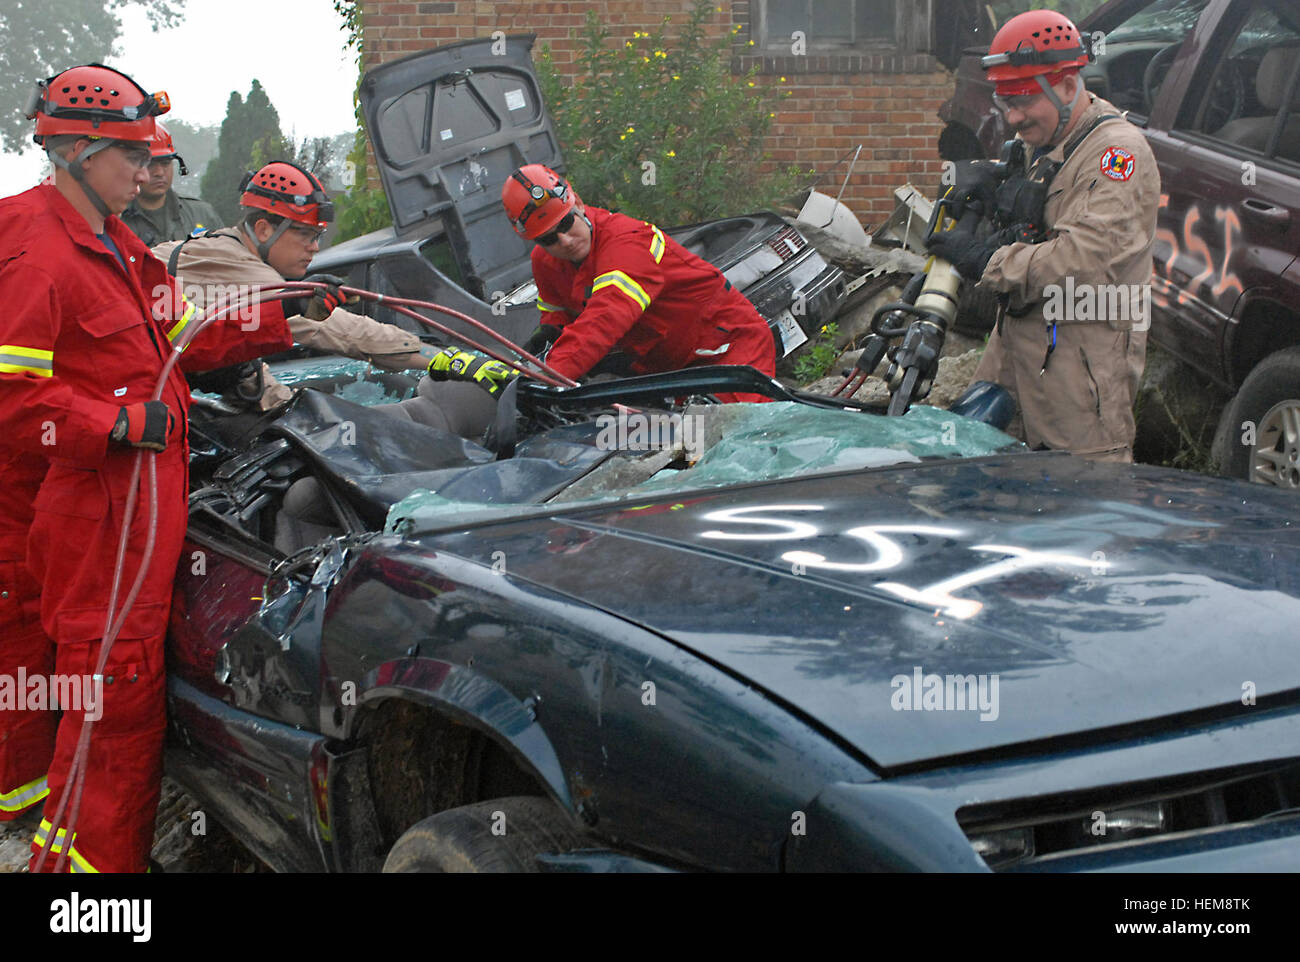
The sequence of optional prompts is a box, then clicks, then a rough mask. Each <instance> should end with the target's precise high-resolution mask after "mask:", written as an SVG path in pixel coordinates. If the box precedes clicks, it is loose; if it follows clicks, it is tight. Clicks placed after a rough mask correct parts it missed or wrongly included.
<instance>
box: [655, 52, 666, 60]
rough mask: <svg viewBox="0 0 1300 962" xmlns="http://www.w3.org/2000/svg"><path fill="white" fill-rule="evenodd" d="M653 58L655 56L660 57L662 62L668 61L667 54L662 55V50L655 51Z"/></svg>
mask: <svg viewBox="0 0 1300 962" xmlns="http://www.w3.org/2000/svg"><path fill="white" fill-rule="evenodd" d="M655 56H656V57H660V58H662V59H664V60H667V59H668V54H666V53H664V52H663V51H662V50H656V51H655Z"/></svg>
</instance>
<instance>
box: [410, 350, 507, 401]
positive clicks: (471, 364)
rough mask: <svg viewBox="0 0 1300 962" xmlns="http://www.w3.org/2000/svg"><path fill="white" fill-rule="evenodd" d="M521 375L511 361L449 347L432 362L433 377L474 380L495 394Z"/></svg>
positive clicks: (435, 378) (494, 395) (430, 366)
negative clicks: (508, 362)
mask: <svg viewBox="0 0 1300 962" xmlns="http://www.w3.org/2000/svg"><path fill="white" fill-rule="evenodd" d="M518 376H519V372H518V371H516V370H515V369H514V368H513V367H511V366H510V365H509V364H503V363H502V362H500V361H494V360H493V359H492V358H490V357H484V356H483V355H482V354H471V353H470V352H468V351H460V350H457V349H456V348H454V347H445V348H443V349H442V350H441V351H439V352H438V353H437V354H435V355H434V357H433V360H432V361H430V362H429V377H431V378H433V380H435V381H447V380H452V381H472V382H473V383H475V384H477V385H478V386H479V387H481V388H482V389H483V390H485V391H487V392H488V394H491V395H492V396H493V397H496V396H497V395H498V394H500V393H501V392H502V391H503V390H504V389H505V386H506V385H507V384H509V383H510V382H511V381H513V380H514V379H515V378H517V377H518Z"/></svg>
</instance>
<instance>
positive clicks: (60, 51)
mask: <svg viewBox="0 0 1300 962" xmlns="http://www.w3.org/2000/svg"><path fill="white" fill-rule="evenodd" d="M130 5H136V6H142V7H144V9H145V10H146V12H147V13H148V14H149V21H150V24H151V25H152V26H153V28H154V29H155V30H158V29H161V28H164V27H173V26H175V25H176V24H177V23H179V22H180V20H181V17H182V15H183V14H184V11H185V0H59V2H58V3H50V2H49V0H5V2H4V3H2V4H0V150H6V151H12V152H14V153H21V152H22V151H23V150H26V149H27V148H29V147H30V146H31V136H32V123H31V121H29V120H28V119H27V118H25V117H24V116H23V112H22V107H23V105H24V104H25V103H26V102H27V97H28V95H29V94H30V93H31V89H32V84H33V83H35V82H36V81H37V80H44V79H45V78H46V77H51V76H53V75H54V74H55V73H57V72H58V71H60V70H66V69H67V68H68V67H73V66H76V65H77V64H82V63H92V62H99V63H103V62H104V61H105V58H107V57H110V55H111V53H112V50H113V44H114V43H115V42H116V41H117V39H118V37H119V36H120V35H121V32H122V21H121V18H120V17H118V14H117V12H118V11H119V10H121V9H122V8H124V7H127V6H130ZM108 65H109V66H110V67H111V66H113V62H112V61H111V60H109V62H108ZM135 79H136V80H137V81H139V82H141V83H145V84H146V85H147V84H148V83H149V82H151V80H152V78H148V77H136V78H135ZM146 89H149V90H153V89H155V88H153V87H146Z"/></svg>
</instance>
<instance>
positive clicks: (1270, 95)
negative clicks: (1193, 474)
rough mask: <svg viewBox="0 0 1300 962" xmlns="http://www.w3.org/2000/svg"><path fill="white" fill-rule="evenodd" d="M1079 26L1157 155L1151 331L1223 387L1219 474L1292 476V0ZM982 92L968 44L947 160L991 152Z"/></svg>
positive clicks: (1295, 434)
mask: <svg viewBox="0 0 1300 962" xmlns="http://www.w3.org/2000/svg"><path fill="white" fill-rule="evenodd" d="M1080 28H1081V29H1084V30H1090V31H1101V32H1102V33H1104V35H1105V42H1104V47H1103V52H1102V54H1101V56H1100V57H1099V58H1098V61H1097V63H1095V64H1093V65H1091V66H1089V67H1088V68H1087V69H1085V70H1084V72H1083V73H1084V79H1085V82H1086V83H1087V85H1088V88H1089V89H1090V90H1094V91H1096V92H1097V93H1098V94H1099V95H1101V96H1103V97H1105V98H1106V99H1108V100H1110V101H1111V102H1113V103H1114V104H1116V106H1119V107H1121V108H1123V109H1125V110H1128V111H1129V118H1130V119H1131V120H1133V121H1134V122H1136V123H1137V124H1139V125H1140V126H1142V127H1143V128H1144V129H1145V131H1146V135H1147V139H1148V141H1149V142H1150V144H1151V149H1152V151H1153V152H1154V153H1155V156H1156V160H1157V161H1158V162H1159V164H1160V177H1161V183H1162V185H1163V191H1164V192H1163V194H1162V195H1161V205H1160V219H1159V225H1158V231H1157V242H1156V247H1155V274H1154V276H1153V278H1152V330H1151V334H1152V338H1153V339H1154V340H1155V341H1156V343H1157V344H1159V345H1160V346H1161V347H1162V348H1164V349H1165V350H1167V351H1169V352H1171V353H1172V354H1175V355H1176V356H1178V357H1180V358H1181V359H1183V360H1184V361H1186V362H1187V363H1189V364H1190V365H1192V366H1193V367H1194V368H1196V369H1197V370H1199V371H1201V372H1202V373H1204V374H1205V375H1206V376H1207V377H1208V378H1210V379H1211V380H1212V381H1213V382H1215V383H1216V384H1218V385H1219V386H1221V387H1223V388H1225V389H1227V390H1228V391H1230V392H1234V395H1235V396H1234V397H1233V398H1232V401H1231V402H1230V403H1229V404H1228V405H1227V407H1226V408H1225V410H1224V414H1223V417H1222V419H1221V420H1220V423H1219V430H1218V434H1217V436H1216V440H1215V451H1216V454H1217V455H1218V456H1219V460H1220V464H1221V466H1222V469H1223V471H1224V473H1225V474H1230V475H1234V476H1237V477H1242V478H1249V479H1251V480H1254V481H1260V482H1264V483H1268V484H1276V485H1280V486H1284V487H1291V488H1295V489H1297V490H1300V263H1298V262H1297V257H1296V255H1297V252H1300V3H1297V0H1112V2H1110V3H1107V4H1104V5H1103V6H1101V7H1100V8H1099V9H1097V10H1096V11H1095V12H1094V13H1092V14H1091V15H1089V16H1088V17H1087V18H1085V19H1084V20H1083V21H1082V22H1081V23H1080ZM982 32H987V31H982ZM986 47H987V44H986ZM990 92H991V91H990V87H989V85H988V84H987V83H986V82H985V81H984V80H983V72H982V71H981V70H980V68H979V62H978V58H977V57H975V56H974V55H973V51H972V52H970V53H968V55H967V56H966V57H964V58H963V59H962V62H961V64H960V66H959V68H958V83H957V90H956V92H955V94H954V96H953V97H952V99H951V100H949V101H948V102H947V103H945V104H944V106H943V108H942V109H941V111H940V117H941V118H943V119H944V120H945V121H947V123H948V129H947V130H946V131H945V134H944V138H943V140H942V141H941V142H940V150H941V152H943V153H945V155H947V156H948V159H952V160H957V159H963V157H964V156H980V155H983V156H993V155H994V152H995V150H996V148H997V146H998V145H1000V143H1001V142H1002V140H1003V139H1004V137H1005V135H1006V132H1005V128H1004V127H1003V125H1002V119H1001V117H1000V115H998V113H997V112H996V111H995V110H994V109H993V106H992V101H991V98H990Z"/></svg>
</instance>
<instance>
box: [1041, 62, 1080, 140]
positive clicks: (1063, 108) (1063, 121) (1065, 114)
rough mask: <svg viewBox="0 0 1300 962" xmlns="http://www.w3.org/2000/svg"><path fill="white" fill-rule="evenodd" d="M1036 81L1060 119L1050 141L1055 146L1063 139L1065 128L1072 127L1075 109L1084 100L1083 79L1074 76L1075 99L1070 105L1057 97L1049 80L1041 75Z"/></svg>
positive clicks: (1076, 75)
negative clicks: (1071, 121) (1071, 120)
mask: <svg viewBox="0 0 1300 962" xmlns="http://www.w3.org/2000/svg"><path fill="white" fill-rule="evenodd" d="M1034 79H1035V80H1037V81H1038V86H1040V87H1042V88H1043V93H1045V94H1047V99H1048V100H1050V101H1051V102H1052V106H1053V107H1055V108H1056V113H1057V115H1058V116H1059V117H1060V123H1058V124H1057V125H1056V132H1055V133H1053V134H1052V138H1051V140H1049V141H1048V144H1049V145H1051V146H1055V145H1056V143H1057V142H1058V141H1059V140H1060V139H1061V135H1062V134H1063V133H1065V128H1066V127H1068V126H1070V118H1071V117H1072V116H1074V108H1075V107H1077V106H1079V101H1080V100H1081V99H1082V98H1083V79H1082V78H1081V77H1080V76H1079V75H1078V74H1075V75H1074V81H1075V87H1074V99H1073V100H1071V101H1070V102H1069V103H1068V104H1067V103H1064V102H1063V101H1062V100H1061V98H1060V97H1058V96H1056V91H1055V90H1053V89H1052V85H1051V84H1049V83H1048V82H1047V78H1046V77H1045V76H1044V75H1043V74H1039V75H1038V76H1037V77H1035V78H1034Z"/></svg>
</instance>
